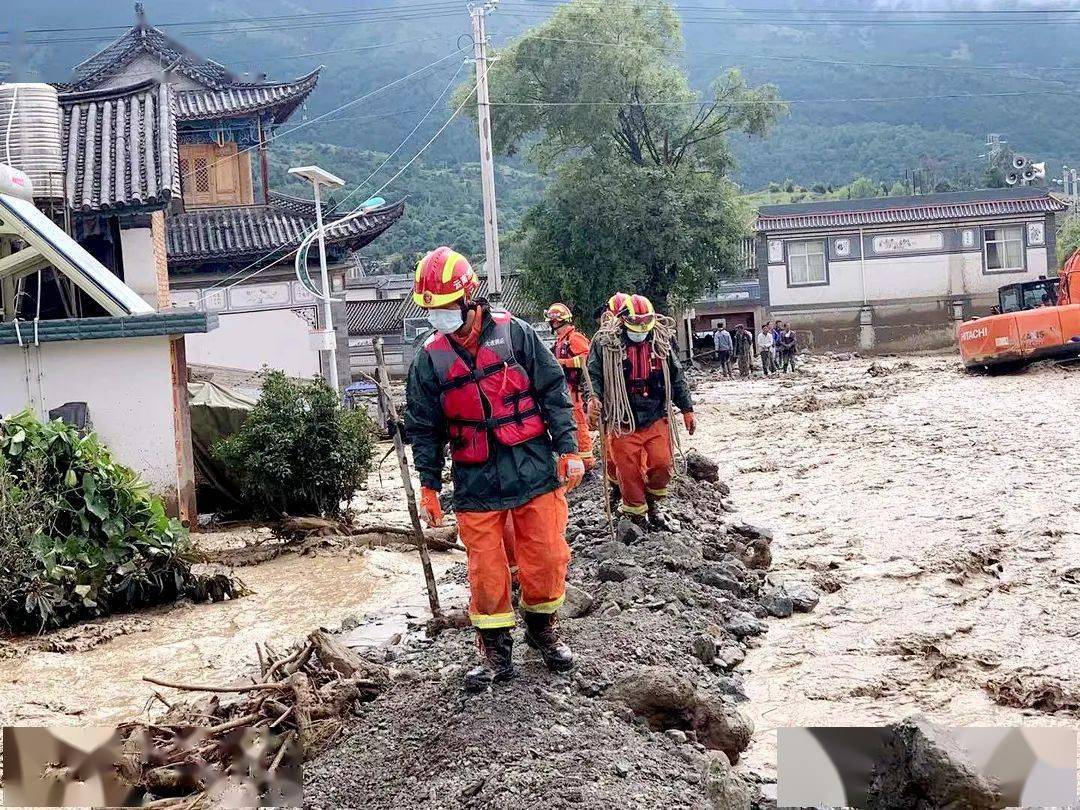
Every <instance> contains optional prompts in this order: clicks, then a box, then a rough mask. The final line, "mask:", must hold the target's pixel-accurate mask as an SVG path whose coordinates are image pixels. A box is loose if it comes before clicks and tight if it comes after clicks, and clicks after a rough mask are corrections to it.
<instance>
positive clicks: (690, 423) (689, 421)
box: [682, 411, 697, 436]
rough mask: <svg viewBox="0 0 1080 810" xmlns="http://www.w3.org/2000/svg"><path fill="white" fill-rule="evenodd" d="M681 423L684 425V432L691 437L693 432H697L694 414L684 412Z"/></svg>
mask: <svg viewBox="0 0 1080 810" xmlns="http://www.w3.org/2000/svg"><path fill="white" fill-rule="evenodd" d="M682 422H683V424H684V425H686V432H687V433H689V434H690V435H691V436H693V435H694V431H695V430H697V420H696V419H695V418H694V412H693V411H686V412H685V413H684V414H683V415H682Z"/></svg>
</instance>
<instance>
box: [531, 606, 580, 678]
mask: <svg viewBox="0 0 1080 810" xmlns="http://www.w3.org/2000/svg"><path fill="white" fill-rule="evenodd" d="M523 613H524V614H525V643H526V644H528V645H529V646H530V647H532V648H533V649H535V650H537V651H538V652H539V653H540V657H541V658H543V659H544V664H545V665H547V668H548V669H550V670H551V671H552V672H567V671H569V670H571V669H573V667H574V654H573V653H572V652H571V651H570V648H569V647H568V646H566V642H565V641H563V640H562V639H561V638H559V629H558V627H557V626H556V625H555V614H554V613H533V612H531V611H528V610H526V611H523Z"/></svg>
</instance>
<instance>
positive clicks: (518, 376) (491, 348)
mask: <svg viewBox="0 0 1080 810" xmlns="http://www.w3.org/2000/svg"><path fill="white" fill-rule="evenodd" d="M491 319H492V321H493V322H494V324H495V328H494V329H493V330H492V334H491V335H490V336H489V337H487V338H483V337H481V341H480V348H479V350H478V351H477V353H476V357H475V359H474V358H473V357H472V356H471V354H470V353H469V352H468V351H467V350H465V349H463V348H462V347H461V346H459V345H457V344H456V343H454V342H453V341H452V340H450V338H448V337H447V336H446V335H444V334H442V333H440V332H436V333H434V334H433V335H431V337H429V338H428V339H427V340H426V341H425V342H424V351H426V352H427V354H428V356H429V357H430V358H431V364H432V366H433V367H434V369H435V376H436V377H437V378H438V381H439V401H440V403H441V405H442V411H443V416H444V418H445V419H446V424H447V428H448V431H449V434H450V457H451V458H452V459H453V460H454V461H456V462H460V463H463V464H481V463H483V462H485V461H487V460H488V459H489V458H490V457H491V445H490V442H491V440H492V438H494V440H495V441H497V442H499V444H503V445H506V446H511V447H512V446H513V445H515V444H522V443H523V442H527V441H529V440H530V439H535V438H536V437H538V436H541V435H543V434H544V432H545V431H546V429H547V428H546V427H545V425H544V420H543V418H542V417H541V414H540V408H539V406H538V405H537V403H536V395H535V392H534V391H533V388H532V383H531V382H530V381H529V375H528V374H527V373H526V371H525V369H524V368H522V367H521V364H520V363H518V362H517V359H516V358H515V357H514V347H513V345H512V344H511V336H510V322H511V317H510V314H509V313H507V312H492V313H491Z"/></svg>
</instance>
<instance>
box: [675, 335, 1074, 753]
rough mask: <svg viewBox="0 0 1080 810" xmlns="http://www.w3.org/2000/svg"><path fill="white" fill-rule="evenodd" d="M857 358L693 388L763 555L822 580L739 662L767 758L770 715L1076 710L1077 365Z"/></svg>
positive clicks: (1057, 713) (879, 716) (964, 717)
mask: <svg viewBox="0 0 1080 810" xmlns="http://www.w3.org/2000/svg"><path fill="white" fill-rule="evenodd" d="M871 364H872V361H871V360H869V359H862V358H857V357H856V358H853V359H848V360H843V361H841V360H835V359H826V358H821V359H812V360H810V362H809V364H808V365H806V366H804V367H803V369H802V371H801V373H799V374H798V375H796V376H795V377H788V378H783V377H782V378H779V379H768V380H765V379H755V380H752V381H740V380H735V381H732V382H712V381H703V382H702V383H701V384H700V385H699V387H698V390H697V392H696V396H697V398H698V401H699V402H704V403H707V404H704V405H702V406H699V409H698V410H699V412H700V413H699V417H698V424H699V425H700V426H701V428H700V432H699V434H698V436H696V437H695V442H694V444H695V445H696V446H698V447H699V448H700V449H701V450H702V451H703V452H706V453H709V454H710V455H712V456H713V457H715V458H717V459H718V460H719V461H720V462H721V475H722V477H724V478H725V479H726V480H729V481H730V482H731V484H732V487H733V488H734V489H736V490H737V492H738V494H739V497H738V503H739V506H740V507H741V508H742V509H743V510H745V511H746V512H747V513H748V514H751V515H753V516H754V519H755V520H759V521H761V522H763V523H766V524H767V525H770V526H772V527H773V528H774V530H775V532H776V539H775V542H774V544H773V552H774V570H775V571H776V572H777V573H778V574H780V575H782V576H783V575H785V574H789V575H790V576H791V578H793V579H800V578H808V580H809V581H812V582H814V583H816V584H817V585H818V586H819V587H821V588H823V590H824V591H825V593H823V595H822V599H821V603H820V604H819V606H818V608H817V610H816V611H815V612H814V613H811V614H807V615H796V616H795V617H794V618H792V619H791V620H789V621H787V622H781V623H773V624H772V625H771V626H770V629H769V633H768V635H767V637H766V639H765V641H764V643H763V644H761V645H760V646H758V647H756V648H755V649H753V650H751V651H750V653H749V655H748V656H747V659H746V661H745V663H744V677H745V683H746V692H747V695H748V696H749V698H750V701H749V702H748V703H747V705H746V710H747V712H748V713H749V714H750V715H751V717H752V718H753V719H754V722H755V725H756V727H757V733H756V734H755V739H754V742H753V745H752V746H751V748H750V750H749V751H748V752H747V755H746V759H747V763H748V765H749V766H750V767H751V768H754V769H758V770H760V771H762V772H764V773H765V774H768V775H774V774H775V763H776V759H775V740H776V736H775V731H774V730H775V729H776V728H777V727H781V726H787V725H878V724H882V723H884V722H887V721H891V720H895V719H898V718H900V717H903V716H905V715H908V714H910V713H912V712H916V711H918V712H923V713H925V714H927V715H928V716H929V717H930V718H931V719H933V720H935V721H937V722H940V723H943V724H947V725H983V726H986V725H1025V724H1030V725H1040V726H1043V725H1068V726H1073V727H1075V726H1076V725H1077V724H1078V717H1080V666H1078V664H1077V661H1078V656H1077V651H1078V649H1080V486H1078V485H1077V468H1076V460H1077V459H1080V420H1078V419H1077V413H1078V412H1080V368H1078V367H1077V366H1072V367H1071V368H1066V367H1061V366H1056V365H1050V364H1045V365H1041V366H1038V367H1035V368H1033V369H1031V370H1030V371H1028V372H1027V373H1024V374H1019V375H1014V376H1001V377H986V376H969V375H967V374H965V373H964V372H963V371H962V370H961V369H960V367H959V363H958V362H957V360H956V359H955V358H954V357H953V356H944V355H942V356H937V357H907V358H878V359H877V360H876V364H877V368H876V369H875V370H874V371H873V372H870V373H868V369H869V368H870V367H871ZM828 591H833V592H832V593H828Z"/></svg>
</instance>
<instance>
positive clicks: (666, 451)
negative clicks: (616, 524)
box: [611, 419, 673, 515]
mask: <svg viewBox="0 0 1080 810" xmlns="http://www.w3.org/2000/svg"><path fill="white" fill-rule="evenodd" d="M668 430H669V429H668V421H667V420H666V419H657V420H656V421H655V422H653V423H652V424H651V425H649V426H648V427H647V428H644V429H643V430H635V431H634V432H633V433H628V434H626V435H625V436H612V437H611V455H612V457H613V459H614V461H615V472H616V475H617V476H618V479H619V491H620V492H621V493H622V506H621V509H622V511H623V512H627V513H629V514H633V515H643V514H645V512H646V511H647V509H646V504H645V495H646V493H648V494H649V495H651V496H653V497H654V498H663V497H665V496H667V494H668V490H667V486H668V484H669V483H671V472H672V467H673V459H672V455H671V436H670V434H669V432H668Z"/></svg>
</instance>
